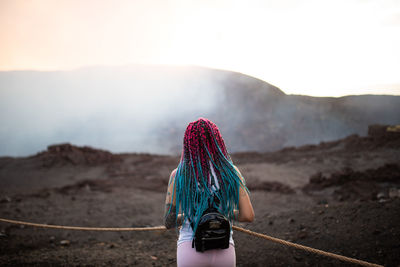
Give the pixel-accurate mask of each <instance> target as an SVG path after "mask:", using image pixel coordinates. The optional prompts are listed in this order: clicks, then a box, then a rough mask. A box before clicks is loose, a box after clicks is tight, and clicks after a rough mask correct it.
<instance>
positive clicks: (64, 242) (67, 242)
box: [60, 240, 71, 246]
mask: <svg viewBox="0 0 400 267" xmlns="http://www.w3.org/2000/svg"><path fill="white" fill-rule="evenodd" d="M69 244H71V242H70V241H69V240H61V241H60V245H62V246H69Z"/></svg>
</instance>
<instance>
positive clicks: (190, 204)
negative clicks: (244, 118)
mask: <svg viewBox="0 0 400 267" xmlns="http://www.w3.org/2000/svg"><path fill="white" fill-rule="evenodd" d="M210 207H212V208H215V209H217V210H218V211H219V212H220V213H221V214H223V215H225V216H226V217H227V218H228V219H229V220H230V221H231V222H232V221H233V220H238V221H241V222H251V221H253V219H254V211H253V207H252V205H251V202H250V198H249V195H248V189H247V188H246V186H245V180H244V178H243V177H242V175H241V174H240V172H239V170H238V168H237V167H236V166H235V165H233V163H232V160H231V159H230V156H229V154H228V152H227V150H226V147H225V144H224V141H223V139H222V136H221V134H220V132H219V130H218V128H217V126H216V125H215V124H214V123H213V122H211V121H210V120H208V119H205V118H200V119H198V120H196V121H194V122H191V123H189V125H188V126H187V128H186V131H185V136H184V139H183V150H182V156H181V160H180V162H179V165H178V167H177V168H176V169H175V170H173V171H172V173H171V175H170V180H169V184H168V191H167V197H166V201H165V226H166V228H172V227H177V226H179V225H182V228H181V230H180V232H179V239H178V242H177V243H178V244H177V245H178V246H177V265H178V266H179V267H184V266H235V265H236V255H235V248H234V242H233V239H232V230H231V231H230V239H229V247H228V248H227V249H211V250H206V251H204V252H197V251H196V249H195V248H194V247H193V238H194V233H195V232H196V228H197V225H198V223H199V219H200V217H201V215H202V214H203V212H204V211H205V210H206V209H207V208H210Z"/></svg>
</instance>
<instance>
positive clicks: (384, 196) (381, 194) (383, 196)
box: [376, 192, 386, 199]
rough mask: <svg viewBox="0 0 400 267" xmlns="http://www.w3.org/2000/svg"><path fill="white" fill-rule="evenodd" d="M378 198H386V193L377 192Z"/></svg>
mask: <svg viewBox="0 0 400 267" xmlns="http://www.w3.org/2000/svg"><path fill="white" fill-rule="evenodd" d="M376 198H377V199H384V198H386V194H385V193H384V192H379V193H378V194H376Z"/></svg>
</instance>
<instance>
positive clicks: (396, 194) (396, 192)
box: [389, 188, 400, 198]
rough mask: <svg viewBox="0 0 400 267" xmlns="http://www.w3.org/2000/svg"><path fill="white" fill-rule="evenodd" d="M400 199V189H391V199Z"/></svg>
mask: <svg viewBox="0 0 400 267" xmlns="http://www.w3.org/2000/svg"><path fill="white" fill-rule="evenodd" d="M396 197H400V189H397V188H389V198H396Z"/></svg>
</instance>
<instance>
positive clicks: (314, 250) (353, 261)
mask: <svg viewBox="0 0 400 267" xmlns="http://www.w3.org/2000/svg"><path fill="white" fill-rule="evenodd" d="M232 228H233V229H235V230H237V231H240V232H243V233H246V234H249V235H253V236H256V237H260V238H263V239H266V240H269V241H272V242H275V243H279V244H282V245H285V246H289V247H294V248H297V249H302V250H305V251H308V252H311V253H315V254H320V255H323V256H327V257H331V258H335V259H338V260H341V261H347V262H351V263H355V264H359V265H361V266H373V267H383V265H379V264H375V263H370V262H367V261H362V260H357V259H354V258H350V257H346V256H342V255H338V254H334V253H331V252H326V251H323V250H319V249H316V248H311V247H307V246H303V245H300V244H296V243H292V242H289V241H286V240H282V239H279V238H276V237H272V236H268V235H264V234H260V233H256V232H253V231H250V230H247V229H244V228H241V227H238V226H232Z"/></svg>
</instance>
